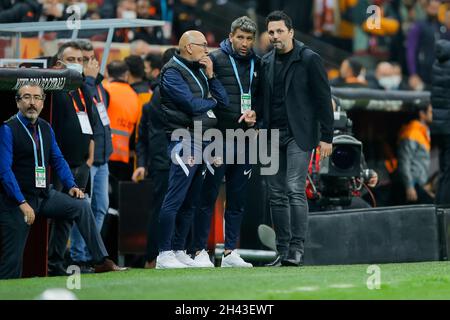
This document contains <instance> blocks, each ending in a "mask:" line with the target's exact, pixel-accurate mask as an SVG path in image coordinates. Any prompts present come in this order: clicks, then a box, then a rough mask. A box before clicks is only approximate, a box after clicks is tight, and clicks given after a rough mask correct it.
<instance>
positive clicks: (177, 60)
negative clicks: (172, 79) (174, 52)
mask: <svg viewBox="0 0 450 320" xmlns="http://www.w3.org/2000/svg"><path fill="white" fill-rule="evenodd" d="M173 60H174V61H175V62H176V63H178V64H179V65H180V66H181V67H182V68H184V69H185V70H186V71H187V72H189V73H190V74H191V76H192V77H193V78H194V80H195V82H197V84H198V86H199V87H200V89H201V90H202V98H203V99H204V98H205V91H204V89H203V86H202V85H201V83H200V80H198V78H197V77H196V76H195V74H194V73H193V72H192V70H191V69H189V68H188V67H187V66H186V65H185V64H184V63H183V62H181V61H180V60H179V59H178V58H177V57H173ZM200 73H201V74H202V76H203V78H205V80H206V86H207V87H208V91H209V84H208V78H207V77H206V76H205V74H204V73H203V70H201V69H200Z"/></svg>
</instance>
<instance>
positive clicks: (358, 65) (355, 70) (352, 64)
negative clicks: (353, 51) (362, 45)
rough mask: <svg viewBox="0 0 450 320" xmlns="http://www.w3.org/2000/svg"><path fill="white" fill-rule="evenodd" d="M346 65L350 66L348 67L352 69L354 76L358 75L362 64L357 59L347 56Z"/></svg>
mask: <svg viewBox="0 0 450 320" xmlns="http://www.w3.org/2000/svg"><path fill="white" fill-rule="evenodd" d="M347 61H348V65H349V66H350V69H352V73H353V76H354V77H357V76H359V75H360V73H361V70H362V68H363V65H362V64H361V62H359V61H358V60H356V59H355V58H353V57H352V58H348V59H347Z"/></svg>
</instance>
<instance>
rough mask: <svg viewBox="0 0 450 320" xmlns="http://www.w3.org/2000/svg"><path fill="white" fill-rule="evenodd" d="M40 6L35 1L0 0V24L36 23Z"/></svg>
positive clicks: (39, 13)
mask: <svg viewBox="0 0 450 320" xmlns="http://www.w3.org/2000/svg"><path fill="white" fill-rule="evenodd" d="M41 12H42V5H41V4H40V3H39V1H36V0H18V1H14V0H1V1H0V23H14V22H33V21H38V20H39V17H40V15H41Z"/></svg>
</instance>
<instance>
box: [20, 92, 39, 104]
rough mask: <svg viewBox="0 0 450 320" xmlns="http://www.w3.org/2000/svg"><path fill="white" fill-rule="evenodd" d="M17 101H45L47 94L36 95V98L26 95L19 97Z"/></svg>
mask: <svg viewBox="0 0 450 320" xmlns="http://www.w3.org/2000/svg"><path fill="white" fill-rule="evenodd" d="M17 99H18V100H23V101H25V102H26V103H30V102H31V101H32V100H34V101H44V99H45V94H44V95H42V96H41V95H38V94H36V95H34V96H32V95H31V94H24V95H23V96H21V97H20V96H17Z"/></svg>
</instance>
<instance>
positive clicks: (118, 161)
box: [104, 60, 140, 209]
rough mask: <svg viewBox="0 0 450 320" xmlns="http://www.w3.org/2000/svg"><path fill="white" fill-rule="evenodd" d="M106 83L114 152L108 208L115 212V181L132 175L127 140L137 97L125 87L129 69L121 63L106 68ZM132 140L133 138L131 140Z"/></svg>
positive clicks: (132, 127)
mask: <svg viewBox="0 0 450 320" xmlns="http://www.w3.org/2000/svg"><path fill="white" fill-rule="evenodd" d="M107 71H108V76H109V79H108V80H109V82H108V83H106V84H104V86H105V89H106V91H107V92H108V94H109V98H110V99H109V107H108V116H109V119H110V127H111V133H112V145H113V153H112V154H111V157H110V158H109V160H110V161H109V171H110V177H111V178H112V187H113V190H112V194H111V197H110V203H111V205H110V206H111V207H112V208H114V209H118V205H119V200H118V182H119V181H129V180H130V177H131V175H132V173H133V161H130V158H131V157H132V155H131V153H130V139H131V137H134V136H133V132H134V130H135V127H136V124H137V122H138V119H139V114H140V110H139V106H140V103H139V97H138V95H137V94H136V92H135V91H134V90H133V88H132V87H131V86H130V85H129V84H128V78H129V74H130V72H129V70H128V66H127V64H126V63H125V62H124V61H117V60H115V61H112V62H111V63H109V64H108V66H107ZM132 141H134V138H133V139H132Z"/></svg>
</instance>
